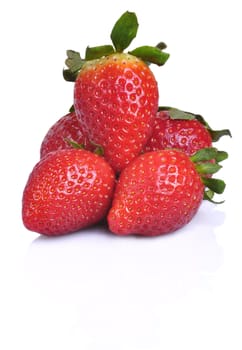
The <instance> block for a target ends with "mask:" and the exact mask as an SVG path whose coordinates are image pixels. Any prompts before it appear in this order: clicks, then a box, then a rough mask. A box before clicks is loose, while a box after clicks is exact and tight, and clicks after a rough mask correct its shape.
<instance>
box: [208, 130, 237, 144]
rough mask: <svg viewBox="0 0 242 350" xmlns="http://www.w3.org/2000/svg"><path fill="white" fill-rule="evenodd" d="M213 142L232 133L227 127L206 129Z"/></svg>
mask: <svg viewBox="0 0 242 350" xmlns="http://www.w3.org/2000/svg"><path fill="white" fill-rule="evenodd" d="M208 131H209V133H210V135H211V137H212V140H213V142H216V141H218V140H219V139H220V138H221V137H222V136H230V137H232V134H231V132H230V130H229V129H223V130H212V129H211V128H209V129H208Z"/></svg>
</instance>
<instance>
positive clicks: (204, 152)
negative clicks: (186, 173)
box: [190, 147, 218, 163]
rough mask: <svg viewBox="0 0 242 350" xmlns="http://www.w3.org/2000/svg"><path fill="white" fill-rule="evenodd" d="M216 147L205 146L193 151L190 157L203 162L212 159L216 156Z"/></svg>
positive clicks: (194, 160) (195, 161)
mask: <svg viewBox="0 0 242 350" xmlns="http://www.w3.org/2000/svg"><path fill="white" fill-rule="evenodd" d="M217 152H218V151H217V149H216V148H214V147H207V148H202V149H200V150H199V151H197V152H196V153H194V154H193V155H192V156H191V157H190V159H191V160H192V161H193V162H194V163H197V162H204V161H208V160H212V159H215V158H216V155H217Z"/></svg>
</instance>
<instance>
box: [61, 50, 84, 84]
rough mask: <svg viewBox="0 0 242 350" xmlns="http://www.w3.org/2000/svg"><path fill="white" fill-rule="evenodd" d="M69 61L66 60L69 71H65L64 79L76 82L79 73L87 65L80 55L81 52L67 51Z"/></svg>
mask: <svg viewBox="0 0 242 350" xmlns="http://www.w3.org/2000/svg"><path fill="white" fill-rule="evenodd" d="M66 54H67V59H66V60H65V64H66V66H67V67H68V69H64V70H63V77H64V79H65V80H67V81H75V80H76V77H77V75H78V72H79V71H80V69H81V68H82V66H83V65H84V63H85V60H83V59H82V58H81V56H80V54H79V52H76V51H73V50H67V51H66Z"/></svg>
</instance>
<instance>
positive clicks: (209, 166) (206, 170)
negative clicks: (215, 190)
mask: <svg viewBox="0 0 242 350" xmlns="http://www.w3.org/2000/svg"><path fill="white" fill-rule="evenodd" d="M221 168H222V166H221V165H219V164H217V163H199V164H196V170H197V172H198V173H199V174H215V173H216V172H218V171H219V170H220V169H221Z"/></svg>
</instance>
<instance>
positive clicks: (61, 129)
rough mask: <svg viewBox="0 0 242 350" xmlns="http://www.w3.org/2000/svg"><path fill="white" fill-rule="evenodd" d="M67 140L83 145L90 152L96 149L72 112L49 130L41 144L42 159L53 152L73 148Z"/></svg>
mask: <svg viewBox="0 0 242 350" xmlns="http://www.w3.org/2000/svg"><path fill="white" fill-rule="evenodd" d="M66 140H70V141H75V142H76V143H78V144H82V145H83V146H84V148H85V149H86V150H89V151H92V150H93V149H94V146H93V145H91V144H90V142H89V141H88V138H87V137H86V136H85V135H84V132H83V130H82V126H81V124H80V123H79V121H78V120H77V117H76V114H75V112H71V113H68V114H66V115H65V116H63V117H62V118H60V119H59V120H58V121H57V122H56V123H55V124H53V125H52V126H51V128H50V129H49V130H48V132H47V134H46V135H45V137H44V139H43V141H42V143H41V147H40V158H43V157H45V156H46V155H47V154H48V153H50V152H53V151H57V150H60V149H68V148H69V149H70V148H73V147H72V146H71V145H70V143H68V142H67V141H66Z"/></svg>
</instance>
